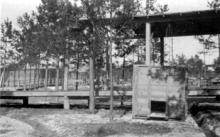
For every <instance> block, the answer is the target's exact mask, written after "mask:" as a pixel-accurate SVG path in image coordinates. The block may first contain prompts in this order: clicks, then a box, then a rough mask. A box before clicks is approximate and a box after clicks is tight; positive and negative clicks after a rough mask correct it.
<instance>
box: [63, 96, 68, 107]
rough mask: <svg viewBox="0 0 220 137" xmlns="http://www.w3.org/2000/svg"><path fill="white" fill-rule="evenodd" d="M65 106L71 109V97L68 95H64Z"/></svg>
mask: <svg viewBox="0 0 220 137" xmlns="http://www.w3.org/2000/svg"><path fill="white" fill-rule="evenodd" d="M63 107H64V109H70V102H69V97H67V96H64V103H63Z"/></svg>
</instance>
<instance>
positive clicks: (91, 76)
mask: <svg viewBox="0 0 220 137" xmlns="http://www.w3.org/2000/svg"><path fill="white" fill-rule="evenodd" d="M89 82H90V92H89V101H90V103H89V110H90V112H91V113H95V98H94V60H93V57H92V56H91V57H89Z"/></svg>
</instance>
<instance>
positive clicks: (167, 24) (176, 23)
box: [133, 10, 220, 38]
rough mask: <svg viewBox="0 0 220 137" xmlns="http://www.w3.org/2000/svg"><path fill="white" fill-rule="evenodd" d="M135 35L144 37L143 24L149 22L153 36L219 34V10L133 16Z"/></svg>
mask: <svg viewBox="0 0 220 137" xmlns="http://www.w3.org/2000/svg"><path fill="white" fill-rule="evenodd" d="M133 21H134V23H135V24H136V28H135V29H134V30H135V32H136V34H137V37H139V38H140V37H143V38H144V37H145V24H146V23H147V22H148V23H150V24H151V33H152V34H153V37H170V36H190V35H191V36H193V35H206V34H220V10H206V11H193V12H183V13H169V14H161V15H150V16H139V17H134V19H133Z"/></svg>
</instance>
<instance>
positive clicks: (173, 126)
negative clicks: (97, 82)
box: [0, 107, 205, 137]
mask: <svg viewBox="0 0 220 137" xmlns="http://www.w3.org/2000/svg"><path fill="white" fill-rule="evenodd" d="M0 137H205V136H204V134H203V133H202V131H201V130H200V129H199V128H198V127H197V125H196V124H195V123H194V122H193V120H192V119H191V117H188V118H187V120H186V121H185V122H183V121H171V120H169V121H155V120H137V119H132V115H131V112H126V114H125V115H124V111H122V110H116V111H115V117H114V121H113V122H109V118H108V110H104V109H101V110H99V111H98V112H97V113H96V114H90V113H89V111H88V109H78V108H73V109H71V110H63V109H54V108H53V109H51V108H50V109H48V108H45V109H43V108H12V107H10V108H8V107H1V108H0Z"/></svg>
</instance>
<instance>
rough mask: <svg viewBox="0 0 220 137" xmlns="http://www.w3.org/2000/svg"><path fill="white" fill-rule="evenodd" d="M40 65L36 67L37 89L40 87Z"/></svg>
mask: <svg viewBox="0 0 220 137" xmlns="http://www.w3.org/2000/svg"><path fill="white" fill-rule="evenodd" d="M40 76H41V75H40V64H38V65H37V88H39V87H40Z"/></svg>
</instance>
